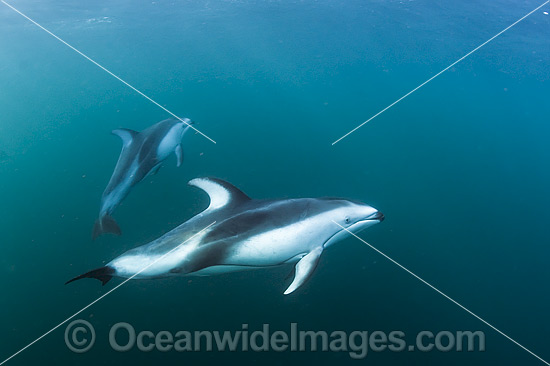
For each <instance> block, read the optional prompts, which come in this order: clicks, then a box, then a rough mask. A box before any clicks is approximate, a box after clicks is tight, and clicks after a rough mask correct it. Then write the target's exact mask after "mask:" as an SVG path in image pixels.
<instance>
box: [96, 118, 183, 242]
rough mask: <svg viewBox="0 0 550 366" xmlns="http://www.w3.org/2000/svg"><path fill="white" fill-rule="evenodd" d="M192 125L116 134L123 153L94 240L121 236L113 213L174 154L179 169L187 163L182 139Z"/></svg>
mask: <svg viewBox="0 0 550 366" xmlns="http://www.w3.org/2000/svg"><path fill="white" fill-rule="evenodd" d="M191 124H192V122H191V121H190V120H189V119H188V118H184V119H183V120H178V119H176V118H171V119H166V120H164V121H161V122H158V123H156V124H154V125H152V126H151V127H148V128H147V129H145V130H143V131H141V132H136V131H133V130H130V129H127V128H120V129H117V130H113V131H112V133H113V134H114V135H117V136H119V137H120V138H121V139H122V151H121V153H120V157H119V158H118V162H117V164H116V166H115V170H114V172H113V175H112V176H111V180H110V181H109V184H108V185H107V188H105V191H104V192H103V196H102V197H101V208H100V210H99V218H98V219H97V220H96V222H95V225H94V230H93V232H92V239H95V238H97V237H98V236H99V235H101V234H103V233H113V234H116V235H120V233H121V232H120V228H119V227H118V224H117V223H116V221H115V220H114V219H113V218H112V217H111V213H112V212H113V211H114V209H115V208H116V207H117V206H118V205H119V204H120V202H121V201H122V200H123V199H124V198H125V197H126V196H127V195H128V193H129V192H130V188H132V187H133V186H135V185H136V184H137V183H139V182H140V181H141V180H142V179H143V178H145V177H146V176H147V175H149V174H154V173H156V172H157V171H158V169H159V168H160V164H161V163H162V161H163V160H165V159H166V158H167V157H168V156H169V155H170V154H171V153H175V154H176V157H177V165H178V167H179V166H180V165H181V163H182V161H183V149H182V147H181V139H182V137H183V134H184V133H185V132H186V131H187V130H188V129H189V126H190V125H191Z"/></svg>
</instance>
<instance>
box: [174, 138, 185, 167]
mask: <svg viewBox="0 0 550 366" xmlns="http://www.w3.org/2000/svg"><path fill="white" fill-rule="evenodd" d="M174 152H175V153H176V158H178V163H177V167H178V168H179V167H180V166H181V163H183V149H182V147H181V144H178V146H176V150H174Z"/></svg>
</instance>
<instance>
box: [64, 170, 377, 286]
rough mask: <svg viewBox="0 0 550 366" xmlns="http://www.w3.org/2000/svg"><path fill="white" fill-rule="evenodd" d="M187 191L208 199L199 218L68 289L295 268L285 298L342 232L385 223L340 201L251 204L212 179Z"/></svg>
mask: <svg viewBox="0 0 550 366" xmlns="http://www.w3.org/2000/svg"><path fill="white" fill-rule="evenodd" d="M189 184H190V185H191V186H195V187H198V188H200V189H202V190H204V191H205V192H206V193H207V194H208V195H209V197H210V204H209V206H208V207H207V208H206V209H205V210H204V211H203V212H201V213H200V214H198V215H196V216H194V217H192V218H191V219H189V220H188V221H186V222H184V223H183V224H181V225H180V226H178V227H176V228H175V229H173V230H172V231H170V232H168V233H166V234H164V235H163V236H161V237H160V238H158V239H156V240H154V241H152V242H150V243H148V244H145V245H143V246H140V247H136V248H134V249H131V250H129V251H127V252H126V253H124V254H122V255H121V256H119V257H117V258H115V259H113V260H112V261H111V262H109V263H108V264H107V265H105V266H104V267H101V268H98V269H95V270H93V271H90V272H87V273H85V274H82V275H80V276H77V277H75V278H73V279H71V280H69V281H67V283H70V282H73V281H75V280H79V279H82V278H95V279H98V280H100V281H101V282H102V283H103V285H105V284H106V283H107V282H108V281H109V280H110V279H111V278H112V277H120V278H126V279H128V278H131V279H133V278H136V279H154V278H161V277H168V276H181V275H212V274H218V273H226V272H232V271H236V270H243V269H253V268H265V267H273V266H280V265H284V264H287V263H296V266H295V271H294V272H295V274H294V280H293V281H292V283H291V284H290V286H289V287H288V288H287V289H286V291H285V292H284V294H290V293H292V292H294V291H295V290H296V289H298V288H299V287H300V286H301V285H303V284H304V283H305V282H306V281H307V280H308V279H309V278H310V277H311V275H312V273H313V272H314V270H315V268H316V266H317V263H318V262H319V258H320V257H321V254H322V253H323V251H324V250H325V249H326V248H327V247H329V246H330V245H332V244H334V243H336V242H338V241H340V240H342V239H343V238H344V237H346V234H348V232H347V231H346V230H349V231H351V232H358V231H360V230H362V229H365V228H367V227H369V226H372V225H374V224H376V223H379V222H381V221H382V220H383V219H384V215H383V214H382V213H380V212H379V211H378V210H376V209H375V208H373V207H371V206H368V205H366V204H363V203H360V202H354V201H349V200H345V199H340V198H299V199H284V200H255V199H251V198H249V197H248V196H247V195H246V194H244V193H243V192H242V191H240V190H239V189H238V188H236V187H235V186H233V185H231V184H230V183H228V182H225V181H223V180H220V179H216V178H196V179H193V180H191V181H190V182H189ZM333 221H334V222H333ZM340 225H341V226H340ZM205 228H206V229H205ZM343 228H345V229H346V230H344V229H343Z"/></svg>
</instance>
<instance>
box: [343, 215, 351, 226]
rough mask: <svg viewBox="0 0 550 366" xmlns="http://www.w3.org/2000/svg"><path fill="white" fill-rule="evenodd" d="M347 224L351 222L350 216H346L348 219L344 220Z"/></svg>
mask: <svg viewBox="0 0 550 366" xmlns="http://www.w3.org/2000/svg"><path fill="white" fill-rule="evenodd" d="M344 221H345V223H346V224H349V223H350V222H351V220H350V218H349V217H348V216H346V218H345V219H344Z"/></svg>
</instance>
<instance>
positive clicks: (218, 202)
mask: <svg viewBox="0 0 550 366" xmlns="http://www.w3.org/2000/svg"><path fill="white" fill-rule="evenodd" d="M189 185H191V186H195V187H197V188H200V189H202V190H203V191H205V192H206V193H207V194H208V196H210V206H208V208H207V210H216V209H218V208H221V207H223V206H225V205H227V204H228V203H229V201H230V200H231V193H230V192H229V191H228V190H227V189H226V188H224V187H223V186H222V185H220V184H218V183H216V182H214V181H211V180H209V179H204V178H195V179H192V180H191V181H189Z"/></svg>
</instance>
